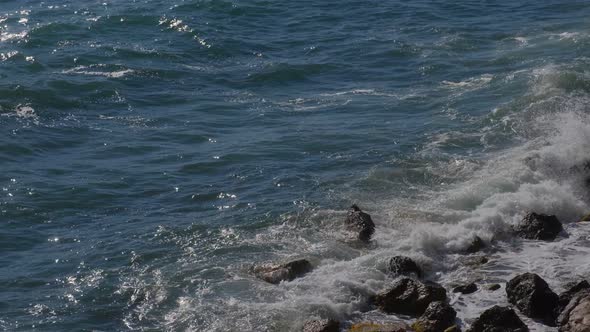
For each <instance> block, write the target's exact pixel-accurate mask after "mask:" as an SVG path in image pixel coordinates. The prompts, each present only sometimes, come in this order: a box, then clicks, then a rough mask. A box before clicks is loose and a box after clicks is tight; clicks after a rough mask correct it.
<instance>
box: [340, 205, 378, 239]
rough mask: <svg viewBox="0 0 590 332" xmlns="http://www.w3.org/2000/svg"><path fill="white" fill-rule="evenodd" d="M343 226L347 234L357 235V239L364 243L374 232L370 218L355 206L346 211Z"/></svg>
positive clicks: (373, 225)
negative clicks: (344, 225)
mask: <svg viewBox="0 0 590 332" xmlns="http://www.w3.org/2000/svg"><path fill="white" fill-rule="evenodd" d="M345 224H346V229H347V230H348V231H349V232H354V233H357V234H358V239H359V240H361V241H364V242H367V241H369V240H370V239H371V236H373V233H374V232H375V224H374V223H373V219H371V216H370V215H369V214H368V213H365V212H363V211H361V209H360V208H359V207H358V206H357V205H356V204H355V205H353V206H351V207H350V209H349V210H348V216H347V217H346V221H345Z"/></svg>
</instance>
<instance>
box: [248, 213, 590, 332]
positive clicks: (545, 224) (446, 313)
mask: <svg viewBox="0 0 590 332" xmlns="http://www.w3.org/2000/svg"><path fill="white" fill-rule="evenodd" d="M588 220H590V218H589V216H585V217H583V218H581V220H580V221H582V222H584V221H588ZM344 225H345V228H346V231H347V232H349V233H350V234H351V238H354V239H356V240H357V241H360V242H362V243H367V242H369V241H370V240H371V237H372V235H373V234H374V232H375V224H374V222H373V220H372V219H371V216H370V215H369V214H367V213H365V212H363V211H362V210H361V209H360V208H359V207H358V206H357V205H353V206H352V207H351V208H350V209H349V211H348V215H347V217H346V219H345V220H344ZM562 232H564V229H563V226H562V224H561V222H560V221H559V220H558V219H557V217H556V216H553V215H545V214H537V213H535V212H529V213H528V214H526V215H525V217H524V218H523V219H522V221H521V222H520V223H519V224H517V225H516V226H514V227H513V234H514V235H515V236H517V237H520V238H522V239H528V240H538V241H554V240H555V239H556V238H557V236H558V235H559V234H560V233H562ZM484 248H486V249H488V250H489V251H493V250H494V247H493V244H492V243H485V242H484V241H483V240H482V239H481V238H480V237H478V236H475V237H474V238H473V240H472V241H471V243H470V244H469V246H468V247H467V248H465V250H464V254H465V255H471V254H475V253H478V252H479V251H481V250H483V249H484ZM487 261H488V260H487V258H486V257H485V256H480V257H477V259H476V260H475V261H474V262H472V263H473V264H474V265H481V264H486V263H487ZM312 270H313V266H312V264H311V263H310V262H309V261H307V260H306V259H298V260H294V261H290V262H286V263H282V264H264V265H259V266H255V267H253V268H252V271H251V272H252V273H253V274H254V275H255V276H256V277H258V278H260V279H262V280H264V281H266V282H269V283H272V284H280V283H281V282H288V281H291V280H294V279H295V278H298V277H302V276H304V275H305V274H306V273H308V272H310V271H312ZM387 272H388V274H389V275H391V276H392V277H393V278H395V279H394V280H393V282H392V284H391V285H390V286H389V287H387V288H386V289H383V290H381V291H380V292H378V293H377V294H374V295H373V296H371V297H370V298H369V299H368V305H369V306H371V307H373V308H375V309H378V310H380V311H381V312H383V313H385V314H388V315H395V314H397V315H404V316H409V317H414V319H415V320H414V321H413V323H411V324H406V323H404V322H402V321H397V320H396V319H395V317H392V321H391V322H387V323H375V322H356V323H354V324H352V325H350V324H348V325H346V324H343V323H341V322H339V321H337V320H334V319H332V318H331V317H325V318H324V319H321V320H308V321H306V322H304V324H303V332H338V331H349V332H412V331H413V332H452V331H461V330H462V329H464V330H465V331H467V332H524V331H529V327H527V326H526V324H525V323H524V322H523V321H522V320H521V319H520V318H519V316H518V314H517V312H518V313H520V314H521V315H523V316H526V317H529V318H531V319H532V320H534V321H536V322H538V323H541V324H543V325H546V326H549V327H554V328H555V329H556V330H558V331H560V332H590V283H588V281H586V280H580V281H579V282H577V283H575V284H572V285H566V289H567V290H566V291H565V292H563V293H561V294H559V295H558V294H556V293H555V292H553V291H552V290H551V289H550V287H549V285H548V284H547V283H546V282H545V280H543V278H542V277H541V276H539V275H537V274H533V273H529V272H528V271H521V272H522V273H520V274H518V275H517V276H516V277H514V278H512V279H511V280H509V281H508V282H507V283H506V285H505V287H504V289H505V291H506V297H507V300H508V302H509V303H510V304H511V306H498V305H494V306H491V307H490V308H488V309H487V310H485V311H484V312H483V313H481V315H480V316H479V317H477V318H475V320H474V321H473V322H472V324H470V325H469V326H463V324H462V322H460V321H458V320H457V313H456V311H455V309H453V308H452V306H451V305H450V304H449V297H448V296H447V294H448V293H449V292H453V293H460V294H462V295H465V296H468V294H471V293H474V292H476V291H477V290H478V289H479V288H482V287H483V288H485V289H487V290H488V291H492V292H493V291H496V290H498V289H500V288H502V286H501V285H499V284H491V285H478V284H476V283H473V282H472V283H467V284H463V285H457V286H456V287H454V288H452V289H445V288H444V287H443V286H441V285H440V284H438V283H436V282H434V281H432V280H429V278H428V275H425V274H424V272H423V270H422V268H421V267H420V265H419V264H417V263H416V262H415V261H414V260H412V259H411V258H409V257H405V256H399V255H398V256H393V257H392V258H391V259H390V260H389V264H388V266H387Z"/></svg>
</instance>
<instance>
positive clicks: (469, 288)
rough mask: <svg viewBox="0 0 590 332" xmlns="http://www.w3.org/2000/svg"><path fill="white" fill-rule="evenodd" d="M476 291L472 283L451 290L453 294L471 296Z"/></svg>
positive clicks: (475, 286)
mask: <svg viewBox="0 0 590 332" xmlns="http://www.w3.org/2000/svg"><path fill="white" fill-rule="evenodd" d="M476 291H477V285H476V284H475V283H474V282H472V283H469V284H465V285H460V286H457V287H455V288H453V293H461V294H471V293H475V292H476Z"/></svg>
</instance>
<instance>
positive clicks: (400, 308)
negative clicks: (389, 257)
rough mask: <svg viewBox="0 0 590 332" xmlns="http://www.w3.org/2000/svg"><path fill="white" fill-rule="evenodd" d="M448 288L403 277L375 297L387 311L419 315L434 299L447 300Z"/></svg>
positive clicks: (377, 303)
mask: <svg viewBox="0 0 590 332" xmlns="http://www.w3.org/2000/svg"><path fill="white" fill-rule="evenodd" d="M446 299H447V292H446V290H445V289H444V288H443V287H442V286H440V285H439V284H436V283H422V282H420V281H417V280H414V279H410V278H402V279H399V280H397V281H395V282H394V283H393V285H392V287H391V288H390V289H388V290H385V291H383V292H381V293H379V294H377V295H375V296H374V297H373V302H374V303H375V305H376V306H377V307H378V308H379V309H381V310H382V311H384V312H386V313H396V314H406V315H413V316H419V315H422V314H423V313H424V311H425V310H426V308H427V307H428V305H429V304H430V303H431V302H433V301H446Z"/></svg>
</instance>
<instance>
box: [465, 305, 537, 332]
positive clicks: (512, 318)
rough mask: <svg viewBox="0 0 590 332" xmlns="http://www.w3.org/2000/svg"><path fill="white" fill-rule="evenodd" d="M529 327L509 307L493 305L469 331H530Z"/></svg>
mask: <svg viewBox="0 0 590 332" xmlns="http://www.w3.org/2000/svg"><path fill="white" fill-rule="evenodd" d="M528 331H529V328H528V327H527V326H526V325H525V324H524V323H523V322H522V320H520V318H518V315H517V314H516V313H515V312H514V310H512V309H510V308H508V307H500V306H493V307H491V308H490V309H488V310H486V311H484V312H483V313H482V314H481V315H480V316H479V317H478V318H477V319H476V320H475V321H474V322H473V324H471V327H470V328H469V330H467V332H528Z"/></svg>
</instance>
